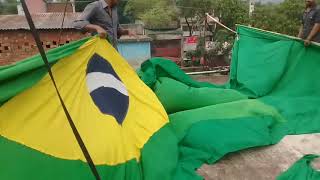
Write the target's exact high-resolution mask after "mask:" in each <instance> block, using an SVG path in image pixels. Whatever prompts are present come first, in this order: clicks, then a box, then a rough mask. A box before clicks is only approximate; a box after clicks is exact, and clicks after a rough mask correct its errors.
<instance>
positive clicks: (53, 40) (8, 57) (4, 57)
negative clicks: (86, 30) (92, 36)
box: [0, 29, 87, 66]
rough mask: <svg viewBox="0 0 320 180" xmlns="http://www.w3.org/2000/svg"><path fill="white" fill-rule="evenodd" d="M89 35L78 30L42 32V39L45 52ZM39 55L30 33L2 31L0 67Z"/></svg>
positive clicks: (24, 31) (0, 34)
mask: <svg viewBox="0 0 320 180" xmlns="http://www.w3.org/2000/svg"><path fill="white" fill-rule="evenodd" d="M85 36H87V35H85V34H82V33H81V32H79V31H77V30H72V29H70V30H63V31H62V33H61V36H60V30H59V29H54V30H40V38H41V41H42V45H43V47H44V48H45V50H48V49H51V48H55V47H58V46H59V37H60V45H64V44H68V43H70V42H72V41H75V40H79V39H81V38H83V37H85ZM37 53H38V49H37V46H36V43H35V41H34V39H33V37H32V34H31V33H30V31H26V30H14V31H13V30H8V31H3V30H2V31H0V66H4V65H10V64H14V63H15V62H18V61H21V60H23V59H25V58H28V57H31V56H33V55H35V54H37Z"/></svg>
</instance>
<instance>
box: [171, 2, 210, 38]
mask: <svg viewBox="0 0 320 180" xmlns="http://www.w3.org/2000/svg"><path fill="white" fill-rule="evenodd" d="M213 5H214V1H213V0H178V1H177V6H178V8H179V9H180V16H181V17H184V19H185V21H186V24H187V26H188V29H189V35H190V36H191V35H192V30H193V26H194V23H193V21H194V20H193V19H196V20H197V21H202V22H203V21H204V19H205V13H211V12H212V11H213V9H214V7H213ZM189 19H191V20H189Z"/></svg>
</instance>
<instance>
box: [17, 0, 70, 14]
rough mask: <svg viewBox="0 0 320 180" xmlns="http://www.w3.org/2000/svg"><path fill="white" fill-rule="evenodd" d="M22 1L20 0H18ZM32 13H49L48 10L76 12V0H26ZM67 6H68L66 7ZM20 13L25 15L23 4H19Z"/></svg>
mask: <svg viewBox="0 0 320 180" xmlns="http://www.w3.org/2000/svg"><path fill="white" fill-rule="evenodd" d="M17 1H20V0H17ZM25 1H26V4H27V6H28V9H29V11H30V13H31V14H38V13H48V12H64V10H65V8H66V12H75V3H74V0H71V1H69V2H68V3H66V2H63V1H58V0H25ZM66 6H67V7H66ZM17 9H18V14H19V15H24V12H23V9H22V6H21V4H20V3H19V4H18V5H17Z"/></svg>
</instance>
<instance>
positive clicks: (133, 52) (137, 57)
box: [118, 42, 151, 68]
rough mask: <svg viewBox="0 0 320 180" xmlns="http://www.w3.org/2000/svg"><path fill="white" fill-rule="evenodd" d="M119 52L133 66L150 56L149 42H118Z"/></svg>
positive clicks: (137, 65) (138, 64)
mask: <svg viewBox="0 0 320 180" xmlns="http://www.w3.org/2000/svg"><path fill="white" fill-rule="evenodd" d="M118 50H119V52H120V54H121V55H122V56H123V57H124V58H125V59H126V60H127V61H128V62H129V63H130V64H131V65H132V66H133V67H135V68H137V67H139V66H140V64H141V63H142V62H143V61H145V60H147V59H149V58H151V46H150V42H119V44H118Z"/></svg>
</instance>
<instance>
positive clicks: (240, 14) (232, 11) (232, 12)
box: [214, 0, 249, 29]
mask: <svg viewBox="0 0 320 180" xmlns="http://www.w3.org/2000/svg"><path fill="white" fill-rule="evenodd" d="M214 13H215V16H218V17H220V21H221V22H222V23H223V24H225V25H226V26H228V27H230V28H232V29H234V28H235V25H236V24H248V22H249V10H248V2H247V1H243V0H215V1H214Z"/></svg>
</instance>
